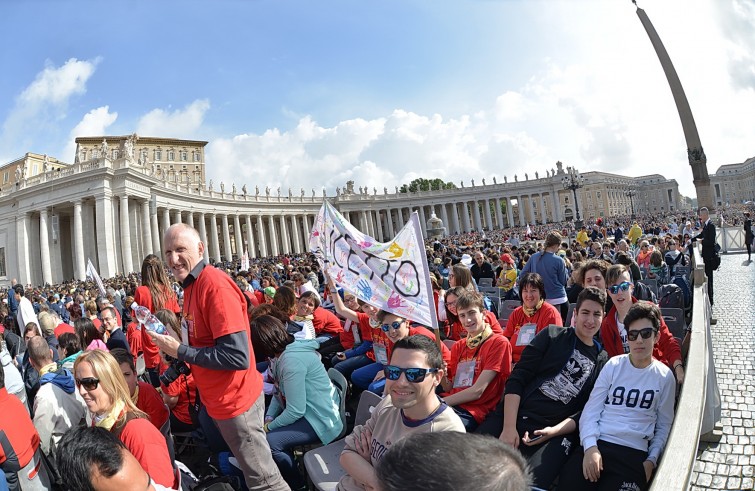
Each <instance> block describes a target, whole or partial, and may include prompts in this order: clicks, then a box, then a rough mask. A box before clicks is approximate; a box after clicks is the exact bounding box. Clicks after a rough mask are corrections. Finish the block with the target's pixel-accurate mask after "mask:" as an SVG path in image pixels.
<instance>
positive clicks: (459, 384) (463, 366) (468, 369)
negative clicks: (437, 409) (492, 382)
mask: <svg viewBox="0 0 755 491" xmlns="http://www.w3.org/2000/svg"><path fill="white" fill-rule="evenodd" d="M476 365H477V360H467V361H463V362H461V363H459V365H458V366H457V367H456V376H455V377H454V389H462V388H464V387H472V385H473V384H474V369H475V366H476Z"/></svg>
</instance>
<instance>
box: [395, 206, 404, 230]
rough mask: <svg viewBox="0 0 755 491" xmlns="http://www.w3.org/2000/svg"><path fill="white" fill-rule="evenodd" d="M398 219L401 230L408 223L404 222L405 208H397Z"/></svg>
mask: <svg viewBox="0 0 755 491" xmlns="http://www.w3.org/2000/svg"><path fill="white" fill-rule="evenodd" d="M396 219H397V220H398V228H399V230H400V229H402V228H404V225H406V222H404V209H403V208H396Z"/></svg>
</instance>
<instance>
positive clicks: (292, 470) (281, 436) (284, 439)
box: [267, 417, 320, 489]
mask: <svg viewBox="0 0 755 491" xmlns="http://www.w3.org/2000/svg"><path fill="white" fill-rule="evenodd" d="M267 443H268V444H269V445H270V451H272V453H273V460H274V461H275V464H276V465H277V466H278V469H279V470H280V472H281V475H282V476H283V479H285V481H286V482H287V483H288V485H289V486H291V489H300V488H302V487H304V486H306V485H307V482H306V481H305V480H304V478H303V477H302V475H301V473H299V468H298V466H297V465H296V460H295V459H294V451H293V449H294V448H295V447H298V446H301V445H309V444H312V443H320V438H319V437H318V436H317V433H315V430H314V428H312V425H310V424H309V422H308V421H307V420H306V419H305V418H304V417H301V418H299V419H297V420H296V421H295V422H293V423H291V424H290V425H288V426H282V427H280V428H276V429H274V430H270V433H268V434H267Z"/></svg>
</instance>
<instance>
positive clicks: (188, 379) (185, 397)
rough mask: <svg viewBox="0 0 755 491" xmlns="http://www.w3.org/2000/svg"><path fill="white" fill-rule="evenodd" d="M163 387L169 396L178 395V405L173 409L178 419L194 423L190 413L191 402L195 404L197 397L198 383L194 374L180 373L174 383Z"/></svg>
mask: <svg viewBox="0 0 755 491" xmlns="http://www.w3.org/2000/svg"><path fill="white" fill-rule="evenodd" d="M162 388H163V392H164V393H166V394H168V395H169V396H171V397H178V401H177V402H176V405H175V406H174V407H173V409H172V410H171V411H172V413H173V415H174V416H175V417H176V419H178V420H179V421H182V422H184V423H186V424H189V425H190V424H193V421H192V420H191V415H190V414H189V404H193V403H194V402H195V399H196V397H197V384H195V383H194V376H193V375H192V374H189V375H186V376H183V375H179V377H178V378H177V379H176V380H174V381H173V383H172V384H170V385H168V386H167V387H166V386H165V385H162Z"/></svg>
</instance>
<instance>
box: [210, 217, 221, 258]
mask: <svg viewBox="0 0 755 491" xmlns="http://www.w3.org/2000/svg"><path fill="white" fill-rule="evenodd" d="M209 239H210V247H211V248H212V258H213V259H214V260H215V261H220V237H218V216H217V215H216V214H214V213H212V214H211V215H210V237H209Z"/></svg>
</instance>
